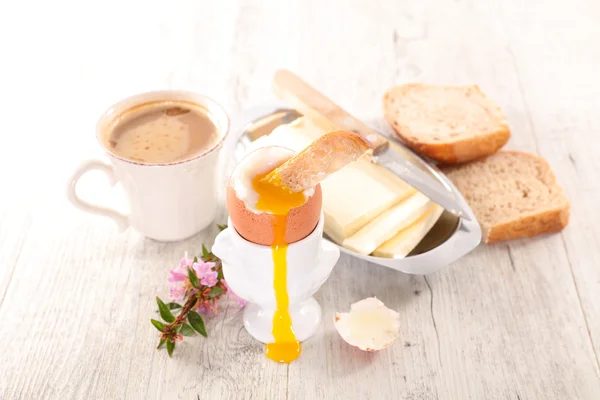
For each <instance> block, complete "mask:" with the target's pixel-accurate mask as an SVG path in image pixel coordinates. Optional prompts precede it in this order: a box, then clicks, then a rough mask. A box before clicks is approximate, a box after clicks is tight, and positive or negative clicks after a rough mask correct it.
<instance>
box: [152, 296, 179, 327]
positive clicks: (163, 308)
mask: <svg viewBox="0 0 600 400" xmlns="http://www.w3.org/2000/svg"><path fill="white" fill-rule="evenodd" d="M156 303H157V304H158V311H160V316H161V317H162V319H164V320H165V321H167V322H169V323H171V322H173V321H175V317H174V316H173V313H171V310H169V307H167V305H166V304H165V303H163V301H162V300H161V299H159V298H158V296H157V297H156Z"/></svg>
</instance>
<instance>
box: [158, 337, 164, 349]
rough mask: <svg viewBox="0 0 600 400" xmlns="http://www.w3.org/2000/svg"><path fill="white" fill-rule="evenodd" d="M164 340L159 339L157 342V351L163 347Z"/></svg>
mask: <svg viewBox="0 0 600 400" xmlns="http://www.w3.org/2000/svg"><path fill="white" fill-rule="evenodd" d="M165 342H166V340H165V339H160V342H158V346H157V347H156V348H157V349H160V348H163V347H164V345H165Z"/></svg>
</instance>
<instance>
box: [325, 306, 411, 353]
mask: <svg viewBox="0 0 600 400" xmlns="http://www.w3.org/2000/svg"><path fill="white" fill-rule="evenodd" d="M334 324H335V328H336V329H337V331H338V333H339V334H340V336H341V337H342V339H344V340H345V341H346V342H347V343H349V344H350V345H352V346H354V347H358V348H359V349H361V350H364V351H377V350H383V349H385V348H386V347H388V346H390V345H391V344H392V343H393V342H394V340H396V338H398V331H399V329H400V314H398V313H397V312H396V311H394V310H391V309H389V308H387V307H386V306H385V305H384V304H383V303H382V302H381V301H380V300H379V299H377V298H376V297H369V298H366V299H364V300H361V301H358V302H356V303H354V304H352V305H351V306H350V312H347V313H336V314H335V321H334Z"/></svg>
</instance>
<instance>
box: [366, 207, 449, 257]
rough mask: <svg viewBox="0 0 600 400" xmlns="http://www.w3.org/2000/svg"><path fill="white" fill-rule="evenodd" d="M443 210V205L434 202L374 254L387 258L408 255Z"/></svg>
mask: <svg viewBox="0 0 600 400" xmlns="http://www.w3.org/2000/svg"><path fill="white" fill-rule="evenodd" d="M443 212H444V209H443V208H442V207H440V206H439V205H437V204H435V203H432V205H430V206H429V208H428V210H427V211H426V212H425V214H424V215H422V217H421V218H419V219H418V220H417V221H415V222H413V223H412V225H410V226H408V227H407V228H405V229H403V230H402V231H400V232H399V233H398V234H397V235H396V236H394V237H393V238H391V239H390V240H388V241H387V242H385V243H384V244H382V245H381V246H380V247H379V248H377V249H376V250H375V251H374V252H373V255H374V256H376V257H385V258H404V257H406V256H407V255H408V254H409V253H410V252H411V251H412V250H413V249H414V248H415V247H416V246H417V245H418V244H419V242H421V240H423V238H424V237H425V235H427V233H428V232H429V231H430V230H431V228H432V227H433V225H435V223H436V222H437V221H438V219H439V218H440V216H441V215H442V213H443Z"/></svg>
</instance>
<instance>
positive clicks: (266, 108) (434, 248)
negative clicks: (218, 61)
mask: <svg viewBox="0 0 600 400" xmlns="http://www.w3.org/2000/svg"><path fill="white" fill-rule="evenodd" d="M301 117H302V114H300V113H299V112H298V111H296V110H295V109H292V108H290V107H289V105H287V104H285V103H283V102H279V101H274V102H272V103H268V104H265V105H262V106H259V107H255V108H251V109H247V110H245V111H243V112H242V113H240V114H238V115H237V116H236V117H234V118H233V119H232V129H231V132H230V135H229V138H228V141H227V142H226V143H225V150H226V154H227V155H228V156H229V157H231V159H230V160H228V161H229V162H227V163H226V164H227V166H228V167H230V166H233V165H235V164H236V163H237V162H239V161H240V160H241V158H242V157H243V156H244V154H246V152H247V151H248V150H249V149H250V148H251V147H252V146H253V143H255V142H256V141H257V140H258V139H260V138H261V137H263V136H265V135H269V134H270V133H271V132H272V131H273V130H274V129H275V128H277V127H279V126H281V125H285V124H289V123H291V122H293V121H295V120H297V119H299V118H301ZM389 140H390V143H391V147H392V148H396V146H394V141H395V139H393V138H390V139H389ZM398 147H399V146H398ZM413 156H414V157H415V158H417V159H418V160H416V161H418V162H419V164H420V165H421V166H423V168H424V170H425V172H426V173H427V174H429V175H430V176H431V177H432V178H434V179H436V180H437V181H438V182H440V183H441V185H442V186H443V187H444V188H445V190H447V192H448V194H449V195H451V196H453V197H454V198H455V199H456V202H457V203H458V204H460V206H461V208H462V210H463V212H464V213H465V214H466V215H463V216H461V217H457V216H455V215H453V214H452V213H450V212H448V211H445V210H444V211H443V212H442V213H441V216H440V217H439V219H437V222H435V224H434V225H433V226H432V227H431V229H429V232H428V233H427V234H426V235H425V236H424V237H423V239H422V240H421V241H420V242H419V243H418V245H416V247H414V248H413V249H412V251H410V253H409V254H408V255H407V256H406V257H403V258H384V257H376V256H373V255H365V254H361V253H358V252H355V251H352V250H350V249H349V248H348V247H347V246H341V245H338V244H336V243H335V242H336V241H337V242H339V240H335V241H334V240H331V242H332V243H333V244H335V245H337V246H338V247H339V249H340V251H341V252H342V253H346V254H348V255H350V256H353V257H357V258H360V259H363V260H366V261H369V262H372V263H375V264H379V265H382V266H386V267H388V268H392V269H395V270H397V271H400V272H404V273H407V274H415V275H423V274H429V273H432V272H435V271H437V270H439V269H441V268H443V267H445V266H447V265H449V264H450V263H452V262H454V261H455V260H457V259H458V258H460V257H462V256H464V255H465V254H467V253H469V252H470V251H471V250H473V249H474V248H475V247H477V245H478V244H479V243H480V241H481V235H482V234H481V229H480V226H479V224H478V223H477V220H476V218H475V216H474V214H473V212H472V210H471V209H470V208H469V206H468V204H467V203H466V201H465V200H464V198H463V197H462V195H461V194H460V193H459V191H458V190H457V189H456V187H455V186H454V185H453V184H452V182H450V180H449V179H448V178H447V177H446V176H445V175H444V174H442V173H441V172H440V171H439V170H438V169H437V168H436V167H435V166H433V165H430V164H429V163H427V162H426V161H424V160H422V159H420V158H419V157H418V156H416V155H413ZM438 214H439V213H438ZM430 219H431V218H430ZM414 236H415V233H414V232H413V233H412V234H411V235H407V238H410V237H414ZM330 239H331V238H330ZM396 246H397V245H396Z"/></svg>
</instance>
